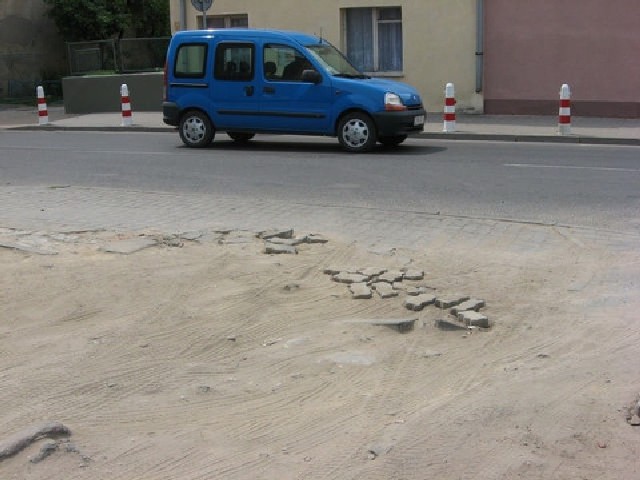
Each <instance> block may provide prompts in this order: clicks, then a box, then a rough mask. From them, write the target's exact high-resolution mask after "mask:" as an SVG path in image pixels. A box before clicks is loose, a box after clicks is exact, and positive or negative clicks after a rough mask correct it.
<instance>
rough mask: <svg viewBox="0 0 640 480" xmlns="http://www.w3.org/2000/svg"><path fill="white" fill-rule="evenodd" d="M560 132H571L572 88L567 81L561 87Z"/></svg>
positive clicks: (566, 133)
mask: <svg viewBox="0 0 640 480" xmlns="http://www.w3.org/2000/svg"><path fill="white" fill-rule="evenodd" d="M558 134H559V135H570V134H571V90H570V89H569V85H567V84H566V83H565V84H563V85H562V87H561V88H560V108H559V110H558Z"/></svg>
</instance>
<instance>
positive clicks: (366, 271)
mask: <svg viewBox="0 0 640 480" xmlns="http://www.w3.org/2000/svg"><path fill="white" fill-rule="evenodd" d="M386 271H387V269H386V268H379V267H366V268H361V269H358V271H357V273H360V274H362V275H366V276H368V277H375V276H377V275H381V274H383V273H384V272H386Z"/></svg>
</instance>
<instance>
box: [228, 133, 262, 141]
mask: <svg viewBox="0 0 640 480" xmlns="http://www.w3.org/2000/svg"><path fill="white" fill-rule="evenodd" d="M227 135H229V138H230V139H231V140H233V141H234V142H237V143H247V142H248V141H249V140H251V139H252V138H253V137H255V136H256V134H255V133H245V132H227Z"/></svg>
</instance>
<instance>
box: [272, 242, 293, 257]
mask: <svg viewBox="0 0 640 480" xmlns="http://www.w3.org/2000/svg"><path fill="white" fill-rule="evenodd" d="M264 253H266V254H274V255H281V254H284V255H296V254H297V253H298V249H297V248H296V247H294V246H292V245H278V244H275V243H271V242H265V244H264Z"/></svg>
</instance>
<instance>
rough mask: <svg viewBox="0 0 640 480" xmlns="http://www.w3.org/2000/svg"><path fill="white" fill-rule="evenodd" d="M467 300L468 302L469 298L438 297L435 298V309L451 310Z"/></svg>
mask: <svg viewBox="0 0 640 480" xmlns="http://www.w3.org/2000/svg"><path fill="white" fill-rule="evenodd" d="M467 300H469V296H461V295H450V296H446V297H438V298H436V307H439V308H451V307H455V306H456V305H459V304H460V303H462V302H465V301H467Z"/></svg>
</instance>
